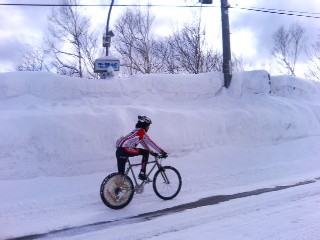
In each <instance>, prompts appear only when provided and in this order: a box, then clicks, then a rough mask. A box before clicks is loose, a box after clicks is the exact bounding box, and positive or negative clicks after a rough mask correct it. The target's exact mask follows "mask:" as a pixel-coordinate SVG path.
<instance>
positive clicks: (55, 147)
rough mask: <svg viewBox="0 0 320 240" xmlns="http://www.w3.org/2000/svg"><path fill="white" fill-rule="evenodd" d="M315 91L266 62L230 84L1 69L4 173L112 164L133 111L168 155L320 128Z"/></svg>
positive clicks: (209, 77) (66, 171)
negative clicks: (274, 72)
mask: <svg viewBox="0 0 320 240" xmlns="http://www.w3.org/2000/svg"><path fill="white" fill-rule="evenodd" d="M319 93H320V87H319V83H316V82H310V81H307V80H304V79H299V78H293V77H288V76H277V77H271V78H270V76H269V74H268V73H267V72H266V71H251V72H239V73H234V75H233V80H232V84H231V86H230V88H229V89H225V88H223V75H222V74H221V73H205V74H198V75H162V74H161V75H160V74H150V75H136V76H131V77H127V78H122V79H116V78H115V79H111V80H92V79H83V78H82V79H80V78H70V77H64V76H60V75H56V74H52V73H40V72H15V73H1V74H0V111H1V115H0V134H1V138H0V158H1V161H0V179H15V178H32V177H39V176H72V175H80V174H91V173H96V172H101V171H106V172H111V171H114V170H115V169H116V161H115V156H114V152H115V147H114V144H115V141H116V139H117V138H119V137H120V136H122V135H124V134H127V133H128V132H130V131H131V130H133V128H134V125H135V123H136V120H137V115H148V116H150V117H151V118H152V120H153V124H152V128H151V129H150V132H149V135H150V136H151V137H152V138H153V139H154V140H155V141H156V142H157V143H158V144H159V145H160V146H162V147H163V148H164V149H166V150H167V151H168V152H170V153H171V156H173V157H174V156H181V155H184V154H188V153H189V152H192V151H197V150H201V149H203V148H209V147H218V146H226V145H243V146H248V147H250V146H257V145H261V146H262V145H269V144H278V143H281V142H284V141H288V140H294V139H297V138H303V137H309V136H315V135H319V134H320V124H319V122H320V104H319V99H320V98H319ZM35 162H36V164H35ZM1 169H6V170H5V171H4V170H3V171H1ZM8 169H10V171H8Z"/></svg>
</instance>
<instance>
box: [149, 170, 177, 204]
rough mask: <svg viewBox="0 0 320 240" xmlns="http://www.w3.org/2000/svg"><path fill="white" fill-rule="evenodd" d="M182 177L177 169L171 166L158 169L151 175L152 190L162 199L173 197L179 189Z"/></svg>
mask: <svg viewBox="0 0 320 240" xmlns="http://www.w3.org/2000/svg"><path fill="white" fill-rule="evenodd" d="M181 186H182V179H181V175H180V173H179V171H178V170H177V169H175V168H174V167H171V166H164V167H162V168H161V169H159V170H158V171H157V172H156V173H155V175H154V177H153V190H154V192H155V194H156V195H157V196H158V197H159V198H161V199H163V200H171V199H173V198H175V197H176V196H177V195H178V193H179V192H180V190H181Z"/></svg>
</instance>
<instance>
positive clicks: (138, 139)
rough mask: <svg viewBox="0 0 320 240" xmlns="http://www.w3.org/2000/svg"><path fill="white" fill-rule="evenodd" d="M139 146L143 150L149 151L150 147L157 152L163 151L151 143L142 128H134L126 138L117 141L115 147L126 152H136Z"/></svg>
mask: <svg viewBox="0 0 320 240" xmlns="http://www.w3.org/2000/svg"><path fill="white" fill-rule="evenodd" d="M139 143H140V144H141V145H142V146H143V147H144V148H145V149H147V150H148V151H150V147H152V148H153V149H154V150H156V151H157V152H159V153H160V152H161V151H163V150H162V149H161V148H160V147H159V146H158V145H157V144H156V143H155V142H153V141H152V140H151V139H150V137H149V136H148V134H147V133H146V131H145V130H144V129H143V128H136V129H135V130H133V131H132V132H131V133H129V134H128V135H127V136H125V137H122V138H120V139H118V140H117V143H116V147H117V148H118V147H123V148H126V149H128V150H133V151H134V150H136V148H137V146H138V144H139ZM149 146H150V147H149Z"/></svg>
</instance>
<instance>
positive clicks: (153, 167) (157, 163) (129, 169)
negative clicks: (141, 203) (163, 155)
mask: <svg viewBox="0 0 320 240" xmlns="http://www.w3.org/2000/svg"><path fill="white" fill-rule="evenodd" d="M154 159H155V160H154V161H150V162H148V165H149V164H152V163H154V164H153V166H152V168H151V169H150V170H149V172H148V173H147V179H149V176H150V174H151V173H152V172H153V170H154V169H155V168H156V167H158V169H161V168H162V165H161V163H159V158H158V157H154ZM127 163H128V167H127V169H126V171H125V173H124V174H125V176H128V174H129V172H131V174H132V176H133V180H134V183H135V186H139V187H141V186H143V185H144V184H145V183H148V180H143V181H142V183H141V184H138V181H137V178H136V175H135V174H134V171H133V167H137V166H141V165H142V163H134V164H131V162H130V160H129V158H128V160H127Z"/></svg>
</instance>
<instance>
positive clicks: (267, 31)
mask: <svg viewBox="0 0 320 240" xmlns="http://www.w3.org/2000/svg"><path fill="white" fill-rule="evenodd" d="M230 2H231V1H230ZM232 2H233V5H232V6H233V7H234V8H232V9H230V22H231V32H233V33H235V34H234V35H231V38H232V37H233V36H237V33H238V32H239V31H240V32H241V31H243V29H246V30H247V31H250V32H251V33H252V34H253V38H254V39H255V46H254V47H255V48H256V50H257V55H256V59H261V58H262V59H266V58H268V57H270V51H271V49H272V47H273V39H272V34H273V33H274V32H275V31H276V30H277V28H278V27H280V26H281V25H284V26H285V27H288V26H290V24H292V23H294V22H298V23H299V24H300V25H302V26H303V27H305V28H306V31H307V33H306V34H307V35H308V37H309V41H310V42H314V41H315V39H316V37H317V33H318V31H319V29H320V19H312V18H306V17H298V16H288V15H279V14H272V13H264V12H255V11H248V10H241V9H240V7H260V8H266V9H278V10H287V11H299V12H309V13H314V12H318V13H320V5H319V3H318V0H308V4H301V2H302V1H292V0H281V1H279V0H256V1H246V0H242V1H239V0H238V1H237V0H233V1H232ZM292 13H293V12H292ZM297 14H299V13H297ZM314 16H318V17H319V16H320V14H318V15H314ZM233 41H237V40H236V39H233Z"/></svg>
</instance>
